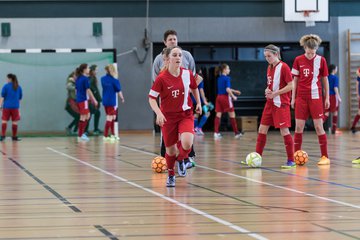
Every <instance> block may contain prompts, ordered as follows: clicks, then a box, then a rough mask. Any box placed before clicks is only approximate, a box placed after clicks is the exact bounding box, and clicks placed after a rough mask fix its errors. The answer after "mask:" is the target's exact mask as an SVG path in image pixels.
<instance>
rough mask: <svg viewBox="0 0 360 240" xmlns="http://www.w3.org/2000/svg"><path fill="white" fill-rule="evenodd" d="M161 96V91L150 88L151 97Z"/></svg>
mask: <svg viewBox="0 0 360 240" xmlns="http://www.w3.org/2000/svg"><path fill="white" fill-rule="evenodd" d="M158 96H159V93H158V92H156V91H154V90H152V89H150V92H149V97H151V98H157V97H158Z"/></svg>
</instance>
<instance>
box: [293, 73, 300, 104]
mask: <svg viewBox="0 0 360 240" xmlns="http://www.w3.org/2000/svg"><path fill="white" fill-rule="evenodd" d="M298 81H299V77H297V76H294V78H293V80H292V93H291V107H292V108H294V107H295V99H296V89H297V85H298Z"/></svg>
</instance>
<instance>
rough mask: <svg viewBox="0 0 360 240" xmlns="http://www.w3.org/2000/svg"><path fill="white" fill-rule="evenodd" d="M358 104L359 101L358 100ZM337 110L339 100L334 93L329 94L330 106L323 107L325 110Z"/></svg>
mask: <svg viewBox="0 0 360 240" xmlns="http://www.w3.org/2000/svg"><path fill="white" fill-rule="evenodd" d="M359 106H360V101H359ZM338 110H339V100H338V98H337V97H336V95H330V107H329V108H328V109H325V112H332V113H333V112H336V111H338Z"/></svg>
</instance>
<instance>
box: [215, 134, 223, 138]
mask: <svg viewBox="0 0 360 240" xmlns="http://www.w3.org/2000/svg"><path fill="white" fill-rule="evenodd" d="M221 138H222V135H221V133H214V139H221Z"/></svg>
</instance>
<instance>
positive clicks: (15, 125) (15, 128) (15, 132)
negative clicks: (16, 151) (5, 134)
mask: <svg viewBox="0 0 360 240" xmlns="http://www.w3.org/2000/svg"><path fill="white" fill-rule="evenodd" d="M17 130H18V125H17V124H12V134H13V135H12V136H13V137H16V136H17Z"/></svg>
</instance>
